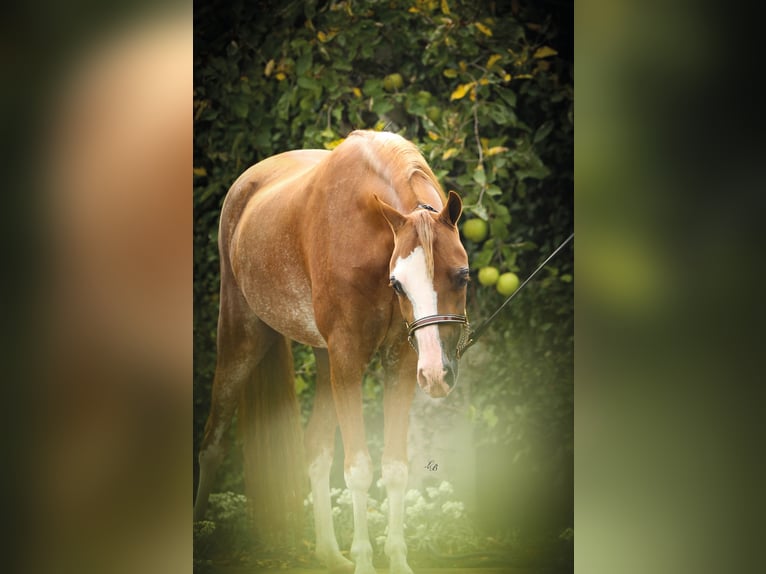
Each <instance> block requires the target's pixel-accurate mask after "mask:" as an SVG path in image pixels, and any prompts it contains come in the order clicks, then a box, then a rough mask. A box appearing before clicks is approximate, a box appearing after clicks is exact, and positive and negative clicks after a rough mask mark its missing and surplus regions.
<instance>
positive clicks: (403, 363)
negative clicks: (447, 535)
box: [382, 343, 417, 574]
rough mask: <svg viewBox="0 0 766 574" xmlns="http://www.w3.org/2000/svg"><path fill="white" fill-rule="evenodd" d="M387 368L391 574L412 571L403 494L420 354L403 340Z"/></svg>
mask: <svg viewBox="0 0 766 574" xmlns="http://www.w3.org/2000/svg"><path fill="white" fill-rule="evenodd" d="M384 368H385V370H386V381H385V396H384V402H383V415H384V421H385V422H384V425H385V433H384V447H383V461H382V462H383V464H382V467H383V482H384V484H385V485H386V492H387V494H388V509H389V514H388V537H387V538H386V547H385V550H386V555H387V556H388V559H389V572H390V573H391V574H412V569H411V568H410V566H409V564H407V545H406V543H405V541H404V494H405V491H406V489H407V478H408V474H409V472H408V461H407V430H408V426H409V414H410V405H411V404H412V398H413V396H414V393H415V382H416V377H417V356H416V355H415V353H414V351H413V350H412V349H411V348H410V347H409V345H407V344H406V343H404V344H403V345H401V346H400V347H399V348H398V349H397V350H396V352H394V353H393V354H391V355H388V356H387V357H386V359H385V361H384Z"/></svg>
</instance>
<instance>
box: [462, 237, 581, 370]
mask: <svg viewBox="0 0 766 574" xmlns="http://www.w3.org/2000/svg"><path fill="white" fill-rule="evenodd" d="M573 237H574V233H572V234H571V235H570V236H569V237H567V238H566V239H565V240H564V241H563V243H562V244H561V245H559V246H558V247H557V248H556V250H555V251H554V252H553V253H551V254H550V255H549V256H548V257H547V258H546V259H545V261H543V262H542V263H540V265H539V266H538V267H537V269H535V270H534V271H533V272H532V274H531V275H530V276H529V277H527V278H526V279H525V280H524V282H523V283H522V284H521V285H519V288H518V289H516V291H514V292H513V293H511V295H510V296H509V297H508V298H507V299H506V300H505V301H503V304H502V305H500V307H498V308H497V311H495V312H494V313H492V315H490V316H489V317H488V318H487V319H485V320H484V321H482V323H481V325H479V326H478V327H477V328H476V329H475V330H474V329H471V328H470V327H469V328H468V330H467V332H464V334H463V335H462V336H461V337H460V342H459V343H458V348H457V358H458V359H459V358H460V357H461V356H462V355H463V353H465V352H466V350H467V349H468V348H469V347H471V346H472V345H473V344H474V343H476V340H477V339H478V338H479V337H481V336H482V335H483V334H484V331H486V330H487V327H489V324H490V322H491V321H492V320H493V319H494V318H495V317H497V314H498V313H500V311H502V310H503V307H505V306H506V305H507V304H508V303H510V302H511V299H513V298H514V297H515V296H516V295H517V294H518V292H519V291H521V290H522V289H523V288H524V285H526V284H527V283H529V281H530V280H531V279H532V278H533V277H534V276H535V275H537V273H538V272H539V271H540V270H541V269H542V268H543V267H545V266H546V265H547V264H548V261H550V260H551V259H553V257H554V256H555V255H556V254H557V253H558V252H559V251H561V250H562V249H563V247H564V246H565V245H566V244H567V243H569V242H570V241H571V240H572V238H573Z"/></svg>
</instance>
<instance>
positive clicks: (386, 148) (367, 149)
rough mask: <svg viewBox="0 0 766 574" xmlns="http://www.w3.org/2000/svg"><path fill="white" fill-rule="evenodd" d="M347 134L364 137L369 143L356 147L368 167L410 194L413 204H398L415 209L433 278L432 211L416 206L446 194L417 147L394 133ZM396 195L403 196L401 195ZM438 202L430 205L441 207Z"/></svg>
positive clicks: (398, 190) (416, 227) (362, 132)
mask: <svg viewBox="0 0 766 574" xmlns="http://www.w3.org/2000/svg"><path fill="white" fill-rule="evenodd" d="M348 137H349V138H352V137H359V138H364V139H365V140H366V142H367V144H372V145H360V146H359V148H358V149H359V150H360V151H361V153H362V154H363V157H364V161H365V163H366V164H367V165H368V167H369V168H370V169H372V170H373V171H374V172H375V173H377V174H378V175H379V176H380V177H381V178H382V179H384V180H385V181H387V182H388V183H389V185H390V186H391V188H392V189H394V190H397V193H399V192H400V191H402V190H405V189H406V190H408V191H409V192H410V193H411V194H412V198H413V199H414V201H415V204H416V205H415V206H412V205H411V206H405V205H402V207H403V208H405V209H406V208H407V207H409V208H410V209H415V211H414V212H413V214H412V215H413V217H414V218H415V232H416V233H417V236H418V239H419V240H420V244H421V246H422V247H423V251H424V253H425V259H426V269H427V271H428V276H429V278H431V279H433V276H434V249H433V242H434V228H433V226H434V219H433V212H431V211H429V210H428V209H417V207H416V206H417V205H422V204H428V203H429V201H432V200H433V193H434V192H435V193H436V195H437V196H438V197H439V199H440V201H441V204H442V205H443V204H444V202H445V200H446V198H445V196H444V191H442V188H441V185H440V184H439V181H438V180H437V179H436V176H435V175H434V173H433V171H432V170H431V168H430V167H429V165H428V163H427V162H426V160H425V159H424V158H423V155H422V154H421V153H420V150H419V149H418V148H417V147H416V146H415V145H414V144H412V143H411V142H409V141H407V140H406V139H404V138H403V137H401V136H399V135H397V134H393V133H390V132H374V131H366V130H357V131H353V132H351V133H350V134H349V136H348ZM400 199H402V200H404V198H400ZM442 205H436V206H433V207H434V208H435V209H441V207H442Z"/></svg>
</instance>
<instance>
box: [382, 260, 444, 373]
mask: <svg viewBox="0 0 766 574" xmlns="http://www.w3.org/2000/svg"><path fill="white" fill-rule="evenodd" d="M392 274H393V276H394V277H395V278H396V280H397V281H399V283H401V285H402V287H403V288H404V292H405V294H406V296H407V298H408V299H409V300H410V303H411V304H412V312H413V314H414V318H413V320H415V321H417V320H418V319H422V318H423V317H427V316H428V315H435V314H436V313H437V305H436V299H437V296H436V291H435V290H434V286H433V279H431V277H429V276H428V269H427V268H426V255H425V252H424V251H423V248H422V247H421V246H418V247H416V248H415V249H414V250H413V251H412V253H410V254H409V255H408V256H407V257H404V258H399V260H398V261H397V262H396V265H395V266H394V269H393V273H392ZM415 338H416V340H417V342H418V369H422V370H423V371H424V372H426V373H427V376H429V378H441V374H442V371H443V367H442V344H441V340H440V338H439V327H438V325H428V326H427V327H423V328H421V329H418V330H417V331H415Z"/></svg>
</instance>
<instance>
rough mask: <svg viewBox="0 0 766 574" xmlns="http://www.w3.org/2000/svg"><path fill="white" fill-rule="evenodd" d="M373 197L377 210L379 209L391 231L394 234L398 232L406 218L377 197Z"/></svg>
mask: <svg viewBox="0 0 766 574" xmlns="http://www.w3.org/2000/svg"><path fill="white" fill-rule="evenodd" d="M374 197H375V201H376V202H377V204H378V208H379V209H380V213H381V214H382V215H383V217H385V218H386V221H388V224H389V225H390V226H391V229H392V231H393V232H394V233H396V232H397V231H399V229H400V228H401V227H402V225H404V222H405V221H407V218H406V217H405V216H404V215H402V214H401V213H399V212H398V211H397V210H396V209H394V208H393V207H391V206H390V205H388V204H387V203H386V202H385V201H383V200H382V199H380V198H379V197H378V196H377V195H375V196H374Z"/></svg>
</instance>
